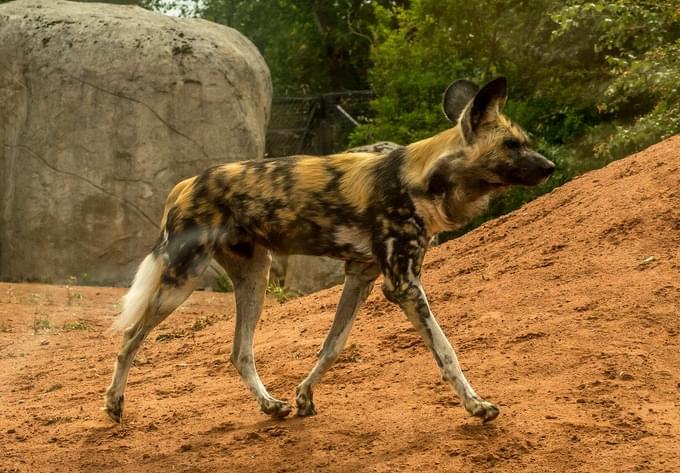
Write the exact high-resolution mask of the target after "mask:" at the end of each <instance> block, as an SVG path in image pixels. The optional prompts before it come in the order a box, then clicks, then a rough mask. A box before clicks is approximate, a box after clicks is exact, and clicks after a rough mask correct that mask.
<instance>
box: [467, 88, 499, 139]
mask: <svg viewBox="0 0 680 473" xmlns="http://www.w3.org/2000/svg"><path fill="white" fill-rule="evenodd" d="M507 98H508V80H507V79H506V78H505V77H499V78H497V79H494V80H492V81H491V82H489V83H488V84H486V85H485V86H484V87H482V88H481V90H480V91H479V92H477V94H475V97H474V99H473V100H472V103H471V104H470V105H469V106H468V107H467V108H466V109H465V111H464V112H463V116H462V117H461V118H460V123H461V128H462V129H463V135H464V136H465V140H466V141H467V142H468V143H471V142H472V141H473V139H474V135H475V133H476V131H477V128H478V127H479V125H480V124H481V123H482V122H485V121H491V120H495V119H496V118H497V117H498V115H499V114H500V113H501V110H503V106H504V105H505V101H506V100H507Z"/></svg>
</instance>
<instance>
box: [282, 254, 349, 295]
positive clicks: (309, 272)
mask: <svg viewBox="0 0 680 473" xmlns="http://www.w3.org/2000/svg"><path fill="white" fill-rule="evenodd" d="M344 280H345V263H343V262H342V261H339V260H336V259H332V258H326V257H323V256H304V255H291V256H289V257H288V261H287V264H286V279H285V286H286V289H289V290H291V291H295V292H297V293H299V294H309V293H311V292H315V291H320V290H321V289H326V288H328V287H332V286H335V285H337V284H342V283H343V281H344Z"/></svg>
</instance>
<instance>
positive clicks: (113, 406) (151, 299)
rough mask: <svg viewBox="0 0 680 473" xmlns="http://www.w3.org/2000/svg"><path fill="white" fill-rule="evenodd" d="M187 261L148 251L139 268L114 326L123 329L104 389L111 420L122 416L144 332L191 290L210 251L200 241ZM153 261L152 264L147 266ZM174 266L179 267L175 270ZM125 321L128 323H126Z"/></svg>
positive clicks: (167, 313) (159, 320)
mask: <svg viewBox="0 0 680 473" xmlns="http://www.w3.org/2000/svg"><path fill="white" fill-rule="evenodd" d="M191 246H192V248H193V251H192V252H191V261H190V263H189V264H184V263H186V262H185V261H182V259H181V258H180V259H178V258H175V259H176V260H177V261H173V259H172V258H170V259H169V260H168V258H167V254H163V253H161V254H158V255H153V254H152V255H149V256H147V259H145V260H144V262H143V263H142V265H141V266H140V268H139V271H138V273H137V276H135V282H134V283H133V285H132V288H131V289H130V291H129V293H128V295H127V296H126V298H125V300H124V302H125V304H124V310H123V313H122V314H121V320H118V321H116V322H114V328H116V327H118V328H121V329H125V331H124V335H123V345H122V347H121V349H120V351H119V353H118V357H117V358H116V364H115V368H114V371H113V380H112V382H111V385H110V386H109V388H108V389H107V391H106V407H105V408H104V410H105V411H106V413H107V414H108V415H109V417H111V418H112V419H113V420H114V421H116V422H120V421H121V419H122V416H123V400H124V394H125V386H126V384H127V378H128V373H129V372H130V368H131V367H132V362H133V361H134V358H135V355H136V354H137V351H138V350H139V348H140V346H141V345H142V342H143V341H144V339H145V338H146V336H147V335H148V334H149V332H151V330H153V328H154V327H156V326H157V325H158V324H160V323H161V322H162V321H163V320H165V318H166V317H168V316H169V315H170V314H171V313H172V312H173V311H174V310H175V309H176V308H177V307H178V306H179V305H180V304H181V303H182V302H184V301H185V300H186V299H187V297H189V295H190V294H191V293H192V292H193V290H194V289H195V288H196V285H197V284H198V282H199V280H200V276H201V275H202V274H203V272H204V271H205V269H206V267H207V265H208V263H209V261H210V254H209V252H208V251H207V249H206V247H205V246H204V245H196V244H194V245H191ZM151 263H153V265H154V266H149V265H150V264H151ZM178 267H179V268H181V270H180V271H178ZM128 325H129V326H128Z"/></svg>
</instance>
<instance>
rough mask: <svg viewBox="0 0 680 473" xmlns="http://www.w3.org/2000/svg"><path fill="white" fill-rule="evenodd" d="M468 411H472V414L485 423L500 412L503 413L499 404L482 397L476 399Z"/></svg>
mask: <svg viewBox="0 0 680 473" xmlns="http://www.w3.org/2000/svg"><path fill="white" fill-rule="evenodd" d="M468 412H470V414H472V415H473V416H475V417H479V418H480V419H482V422H483V423H487V422H491V421H492V420H494V419H495V418H496V417H498V414H500V413H501V410H500V409H499V408H498V406H497V405H495V404H492V403H490V402H488V401H484V400H481V399H480V400H478V401H475V403H474V405H473V406H472V407H471V409H468Z"/></svg>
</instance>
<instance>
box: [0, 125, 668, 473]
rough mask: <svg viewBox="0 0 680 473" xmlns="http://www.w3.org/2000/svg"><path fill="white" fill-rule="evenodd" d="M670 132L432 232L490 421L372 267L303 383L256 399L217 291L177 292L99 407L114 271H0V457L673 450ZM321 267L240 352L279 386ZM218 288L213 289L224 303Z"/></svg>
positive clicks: (237, 458)
mask: <svg viewBox="0 0 680 473" xmlns="http://www.w3.org/2000/svg"><path fill="white" fill-rule="evenodd" d="M679 203H680V137H675V138H673V139H670V140H668V141H666V142H663V143H661V144H659V145H656V146H654V147H652V148H650V149H648V150H646V151H644V152H642V153H639V154H637V155H634V156H632V157H630V158H628V159H625V160H622V161H619V162H616V163H613V164H611V165H609V166H608V167H606V168H605V169H602V170H599V171H596V172H592V173H589V174H587V175H585V176H583V177H581V178H579V179H576V180H575V181H573V182H571V183H569V184H567V185H565V186H563V187H562V188H560V189H557V190H555V191H554V192H552V193H551V194H549V195H547V196H544V197H543V198H540V199H538V200H536V201H534V202H532V203H531V204H529V205H527V206H525V207H524V208H522V209H520V210H519V211H517V212H515V213H513V214H512V215H509V216H506V217H503V218H501V219H498V220H496V221H494V222H490V223H488V224H486V225H484V226H483V227H481V228H479V229H478V230H476V231H474V232H472V233H470V234H468V235H466V236H465V237H463V238H460V239H458V240H456V241H453V242H450V243H448V244H446V245H443V246H441V247H438V248H435V249H434V250H433V251H431V254H430V255H429V256H428V259H427V262H426V266H425V271H424V286H425V288H426V290H427V291H428V293H429V296H430V301H431V305H432V308H433V311H434V313H435V314H436V315H437V317H438V319H439V320H440V323H441V325H442V326H443V328H444V330H445V332H446V333H447V334H448V336H449V337H450V339H451V341H452V343H453V344H454V346H455V347H456V349H457V351H458V354H459V355H460V358H461V362H462V365H463V367H464V369H465V372H466V373H467V375H468V378H469V379H470V380H471V382H472V384H473V385H474V386H475V388H476V389H477V391H478V392H479V393H480V394H482V395H483V396H485V397H487V398H488V399H489V400H491V401H495V402H497V403H499V405H500V406H501V409H502V412H501V416H500V417H499V418H498V420H497V422H496V423H494V424H490V425H481V424H480V423H479V422H478V420H477V419H474V418H471V417H469V416H467V414H466V413H465V412H464V410H463V409H462V407H461V406H460V404H459V403H458V401H457V400H456V398H455V396H454V394H453V392H452V391H451V390H450V389H449V387H448V386H447V385H445V384H444V383H442V382H441V381H440V380H439V377H438V373H437V369H436V367H435V363H434V361H433V360H432V358H431V356H430V354H429V353H428V352H427V351H426V349H425V348H424V346H423V344H422V342H421V341H420V339H419V338H418V336H417V334H416V333H415V332H414V331H413V330H412V329H411V328H410V326H409V324H408V322H407V321H406V320H405V317H404V316H403V315H402V314H401V313H400V311H399V310H398V309H397V308H396V307H395V306H393V305H391V304H389V303H388V302H387V301H385V300H384V298H383V297H382V294H381V293H380V290H379V289H375V290H374V291H373V294H372V295H371V297H370V298H369V300H368V302H367V304H366V306H365V307H364V308H363V309H362V311H361V313H360V315H359V319H358V321H357V323H356V325H355V328H354V331H353V333H352V336H351V337H350V342H349V347H348V348H347V349H346V350H345V351H344V352H343V355H342V356H341V360H340V361H339V362H338V363H337V365H336V366H335V367H334V368H333V369H332V370H331V371H330V372H329V373H328V375H327V377H326V378H325V379H324V381H323V382H322V383H321V384H320V385H319V386H318V388H317V389H316V391H315V401H316V404H317V407H318V409H319V415H317V416H316V417H313V418H306V419H298V418H292V419H288V420H285V421H272V420H269V419H268V418H266V417H265V416H263V415H262V414H260V413H259V412H258V407H257V404H256V402H255V401H254V400H253V399H252V396H251V395H250V393H248V392H247V390H246V388H245V387H244V386H243V384H242V383H241V381H240V380H239V379H238V376H237V374H236V373H235V371H234V369H233V368H232V367H231V365H230V364H229V362H228V355H229V350H230V343H231V334H232V331H233V303H232V299H231V296H230V295H224V294H213V293H196V294H194V295H193V296H192V297H191V299H190V300H189V301H188V302H187V303H186V304H185V305H184V306H183V307H182V308H181V309H180V310H179V311H178V314H176V315H175V316H173V317H171V318H170V320H169V321H168V322H166V323H165V324H164V325H163V326H161V327H160V328H159V329H158V330H156V331H155V332H154V333H153V334H152V335H151V337H150V339H149V341H148V342H147V344H146V345H145V346H144V348H143V349H142V351H141V352H140V355H139V356H138V360H137V363H136V367H135V368H133V370H132V372H131V377H130V384H129V386H128V391H127V396H126V401H127V402H126V408H127V411H126V415H127V417H126V422H125V424H124V425H123V426H117V425H113V424H112V423H111V422H110V421H109V420H108V418H107V417H106V416H105V415H104V414H103V413H101V412H100V411H99V407H100V406H101V405H103V400H102V397H103V394H104V389H105V387H106V386H107V384H108V383H109V380H110V375H111V369H112V364H113V360H114V357H115V352H116V350H117V348H118V344H119V339H118V338H116V339H110V338H107V337H104V336H103V335H102V334H101V331H102V329H103V328H105V327H107V326H108V324H109V323H110V321H111V318H112V316H113V314H114V313H115V312H116V306H115V304H116V300H117V299H118V298H119V296H120V295H121V291H120V290H116V289H106V288H83V287H78V288H67V287H64V286H37V285H9V284H2V285H0V399H1V403H0V409H1V413H2V415H1V416H0V445H2V447H1V449H0V450H2V459H1V460H0V472H9V471H20V472H24V471H64V472H66V471H69V472H70V471H109V470H110V469H112V468H115V469H116V470H117V471H129V472H132V471H169V470H172V471H186V472H197V471H210V472H212V471H224V472H232V471H233V472H251V471H253V472H284V471H288V472H296V471H334V472H350V471H380V472H393V471H404V472H411V471H416V470H420V471H428V472H429V471H442V472H444V471H499V472H515V471H517V472H526V471H540V472H545V471H570V472H571V471H598V472H603V471H606V472H609V471H617V472H620V471H654V472H659V471H668V472H675V471H680V459H679V457H678V455H677V453H678V450H677V449H678V445H680V320H679V319H678V314H679V313H680V310H679V309H680V307H679V305H680V277H679V276H680V261H679V259H678V256H680V254H679V252H680V250H679V249H680V205H678V204H679ZM338 296H339V289H331V290H328V291H325V292H323V293H318V294H314V295H311V296H308V297H304V298H300V299H296V300H293V301H291V302H288V303H286V304H284V305H278V304H277V303H276V302H275V301H269V302H268V306H267V309H266V312H265V314H264V315H263V320H262V322H261V324H260V325H261V326H260V328H259V330H258V332H257V335H256V354H257V357H258V362H259V371H260V373H261V375H262V377H263V379H264V381H265V382H266V383H268V387H269V388H270V390H271V392H272V393H273V394H275V395H278V396H281V397H285V398H287V399H289V400H290V401H292V400H293V392H294V388H295V385H296V384H297V383H298V382H299V381H300V380H301V379H302V378H303V377H304V376H305V375H306V373H307V372H308V370H309V369H310V368H311V367H312V365H313V362H314V358H315V353H316V351H317V349H318V347H319V345H320V343H321V341H322V340H323V337H324V335H325V332H326V330H327V328H328V327H329V326H330V322H331V318H332V315H333V310H334V306H335V303H336V301H337V298H338ZM225 306H226V308H225Z"/></svg>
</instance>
